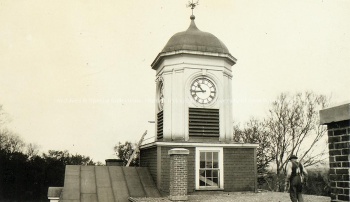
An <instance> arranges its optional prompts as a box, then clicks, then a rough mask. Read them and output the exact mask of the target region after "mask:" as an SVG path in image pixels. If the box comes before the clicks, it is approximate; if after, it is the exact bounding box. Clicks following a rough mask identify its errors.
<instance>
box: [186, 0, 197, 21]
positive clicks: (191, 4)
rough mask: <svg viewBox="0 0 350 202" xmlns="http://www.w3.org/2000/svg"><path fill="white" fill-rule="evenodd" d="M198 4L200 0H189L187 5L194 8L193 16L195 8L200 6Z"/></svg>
mask: <svg viewBox="0 0 350 202" xmlns="http://www.w3.org/2000/svg"><path fill="white" fill-rule="evenodd" d="M198 5H199V4H198V0H197V2H196V3H193V0H192V1H188V5H187V7H191V9H192V16H193V9H194V8H195V7H196V6H198ZM192 16H191V19H192Z"/></svg>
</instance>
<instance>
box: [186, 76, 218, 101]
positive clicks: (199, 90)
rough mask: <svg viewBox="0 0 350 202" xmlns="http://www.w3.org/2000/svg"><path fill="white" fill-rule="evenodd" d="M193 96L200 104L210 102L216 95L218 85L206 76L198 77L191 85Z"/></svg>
mask: <svg viewBox="0 0 350 202" xmlns="http://www.w3.org/2000/svg"><path fill="white" fill-rule="evenodd" d="M190 91H191V96H192V98H193V99H194V100H195V101H196V102H198V103H200V104H210V103H212V102H213V101H214V99H215V97H216V93H217V92H216V86H215V84H214V82H212V81H211V80H209V79H208V78H206V77H201V78H197V79H195V80H194V81H193V82H192V85H191V90H190Z"/></svg>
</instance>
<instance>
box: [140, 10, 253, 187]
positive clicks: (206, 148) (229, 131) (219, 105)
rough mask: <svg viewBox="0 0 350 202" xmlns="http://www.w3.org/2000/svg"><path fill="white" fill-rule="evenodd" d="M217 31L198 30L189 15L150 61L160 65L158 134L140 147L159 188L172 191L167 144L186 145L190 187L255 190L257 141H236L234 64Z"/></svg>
mask: <svg viewBox="0 0 350 202" xmlns="http://www.w3.org/2000/svg"><path fill="white" fill-rule="evenodd" d="M236 61H237V60H236V58H234V57H233V56H232V55H231V53H230V52H229V50H228V49H227V47H226V46H225V45H224V43H222V42H221V41H220V40H219V39H218V38H217V37H215V36H214V35H213V34H211V33H208V32H203V31H200V30H199V29H198V28H197V26H196V24H195V17H194V16H193V15H192V16H191V24H190V26H189V28H188V29H187V30H186V31H183V32H179V33H177V34H175V35H173V36H172V37H171V38H170V40H169V41H168V43H167V44H166V45H165V47H164V48H163V50H162V51H161V52H160V53H159V54H158V55H157V57H156V58H155V59H154V61H153V63H152V65H151V66H152V69H154V70H155V71H156V99H157V100H158V102H157V103H156V111H155V117H156V135H155V141H154V142H153V143H150V144H147V145H143V146H142V147H141V151H140V162H141V166H142V167H148V168H149V171H150V174H151V176H152V178H153V180H154V181H155V182H156V185H157V188H158V189H159V190H160V191H161V192H166V193H168V192H169V186H170V172H171V169H172V168H170V156H169V155H168V152H169V150H171V149H174V148H184V149H187V150H188V151H189V154H188V156H187V191H188V192H189V193H191V192H194V191H200V190H222V191H256V189H257V182H256V179H257V167H256V148H257V146H258V145H257V144H241V143H236V142H233V125H232V66H233V65H234V64H235V63H236Z"/></svg>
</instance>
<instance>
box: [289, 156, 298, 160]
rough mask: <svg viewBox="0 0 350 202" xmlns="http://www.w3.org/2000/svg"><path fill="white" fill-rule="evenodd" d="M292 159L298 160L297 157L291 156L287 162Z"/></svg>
mask: <svg viewBox="0 0 350 202" xmlns="http://www.w3.org/2000/svg"><path fill="white" fill-rule="evenodd" d="M292 159H298V157H297V156H295V155H292V156H290V157H289V160H292Z"/></svg>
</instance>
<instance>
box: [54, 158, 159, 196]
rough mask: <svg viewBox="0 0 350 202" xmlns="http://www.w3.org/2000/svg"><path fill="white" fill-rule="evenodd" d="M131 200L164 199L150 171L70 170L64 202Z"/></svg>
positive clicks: (90, 167) (65, 187)
mask: <svg viewBox="0 0 350 202" xmlns="http://www.w3.org/2000/svg"><path fill="white" fill-rule="evenodd" d="M129 197H160V194H159V191H158V190H157V188H156V186H155V184H154V182H153V179H152V177H151V175H150V173H149V171H148V169H147V168H143V167H120V166H73V165H69V166H66V172H65V178H64V187H63V190H62V193H61V197H60V202H80V201H81V202H99V201H100V202H109V201H113V202H114V201H121V202H123V201H125V202H127V201H128V198H129Z"/></svg>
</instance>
